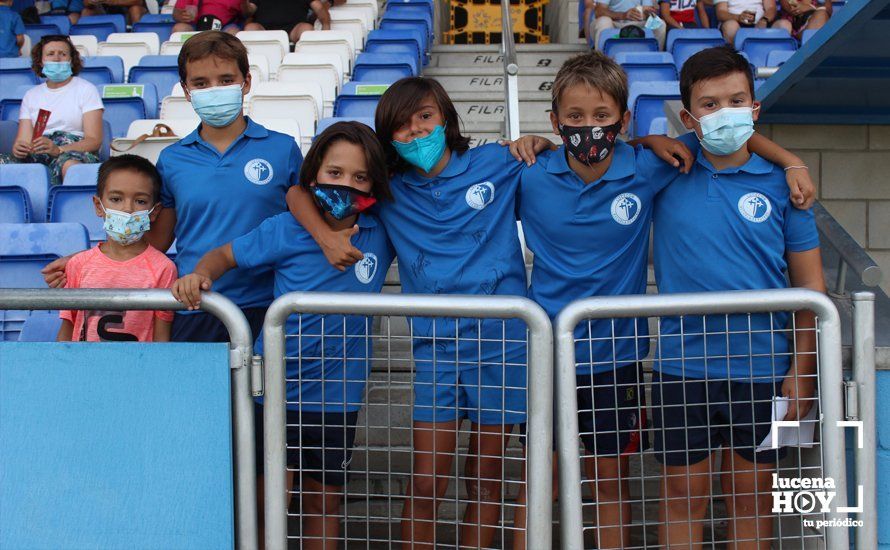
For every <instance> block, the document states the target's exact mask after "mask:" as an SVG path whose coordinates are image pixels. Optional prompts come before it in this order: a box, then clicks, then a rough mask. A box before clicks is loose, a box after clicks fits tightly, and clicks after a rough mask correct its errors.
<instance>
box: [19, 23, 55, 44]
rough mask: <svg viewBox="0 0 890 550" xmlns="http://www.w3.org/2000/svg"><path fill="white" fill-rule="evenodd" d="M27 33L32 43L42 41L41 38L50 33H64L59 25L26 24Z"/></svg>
mask: <svg viewBox="0 0 890 550" xmlns="http://www.w3.org/2000/svg"><path fill="white" fill-rule="evenodd" d="M25 34H26V35H27V36H28V38H30V39H31V44H36V43H38V42H40V39H41V38H43V37H44V36H46V35H49V34H62V31H61V30H60V29H59V27H58V26H57V25H45V24H35V25H25Z"/></svg>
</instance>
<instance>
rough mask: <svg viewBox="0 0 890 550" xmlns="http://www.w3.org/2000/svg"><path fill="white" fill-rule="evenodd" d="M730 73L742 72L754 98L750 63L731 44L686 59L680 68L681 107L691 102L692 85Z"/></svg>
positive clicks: (687, 106) (689, 105) (709, 49)
mask: <svg viewBox="0 0 890 550" xmlns="http://www.w3.org/2000/svg"><path fill="white" fill-rule="evenodd" d="M731 73H742V74H744V75H745V78H747V79H748V91H749V92H751V98H752V99H753V98H754V76H753V75H752V74H751V63H749V62H748V60H747V59H745V56H743V55H742V54H740V53H739V52H737V51H736V50H735V48H733V47H732V46H729V45H725V46H716V47H713V48H708V49H706V50H702V51H700V52H698V53H697V54H695V55H693V56H692V57H690V58H689V59H687V60H686V63H684V64H683V68H682V69H681V70H680V98H681V99H682V100H683V107H685V108H686V109H689V108H690V107H691V104H692V87H693V86H695V85H696V84H698V83H699V82H701V81H702V80H709V79H712V78H720V77H721V76H726V75H728V74H731Z"/></svg>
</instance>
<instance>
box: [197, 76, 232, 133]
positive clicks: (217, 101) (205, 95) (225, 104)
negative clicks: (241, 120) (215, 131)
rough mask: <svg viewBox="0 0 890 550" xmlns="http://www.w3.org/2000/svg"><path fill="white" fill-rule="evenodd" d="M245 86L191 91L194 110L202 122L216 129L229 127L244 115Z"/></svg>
mask: <svg viewBox="0 0 890 550" xmlns="http://www.w3.org/2000/svg"><path fill="white" fill-rule="evenodd" d="M243 87H244V84H232V85H231V86H214V87H213V88H206V89H203V90H194V91H192V90H189V95H190V96H191V98H192V108H193V109H194V110H195V112H196V113H198V116H199V117H200V118H201V121H202V122H204V123H205V124H207V125H209V126H213V127H214V128H222V127H224V126H228V125H229V124H231V123H232V121H234V120H235V119H236V118H238V117H239V116H240V115H241V113H242V108H243V96H242V95H241V90H242V89H243Z"/></svg>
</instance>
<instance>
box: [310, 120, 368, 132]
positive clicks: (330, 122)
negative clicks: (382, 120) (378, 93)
mask: <svg viewBox="0 0 890 550" xmlns="http://www.w3.org/2000/svg"><path fill="white" fill-rule="evenodd" d="M352 120H354V121H356V122H361V123H362V124H364V125H365V126H368V127H369V128H371V129H372V130H373V129H374V119H373V118H372V117H349V116H347V117H338V116H334V117H328V118H323V119H321V120H319V121H318V126H316V127H315V135H316V136H318V135H319V134H321V133H322V132H324V131H325V130H326V129H327V128H328V127H329V126H332V125H334V124H336V123H338V122H348V121H352Z"/></svg>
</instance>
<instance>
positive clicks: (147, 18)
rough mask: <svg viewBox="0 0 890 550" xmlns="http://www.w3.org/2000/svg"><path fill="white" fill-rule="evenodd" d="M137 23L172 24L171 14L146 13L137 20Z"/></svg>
mask: <svg viewBox="0 0 890 550" xmlns="http://www.w3.org/2000/svg"><path fill="white" fill-rule="evenodd" d="M139 23H174V21H173V14H170V13H146V14H145V15H143V16H142V18H141V19H139Z"/></svg>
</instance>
